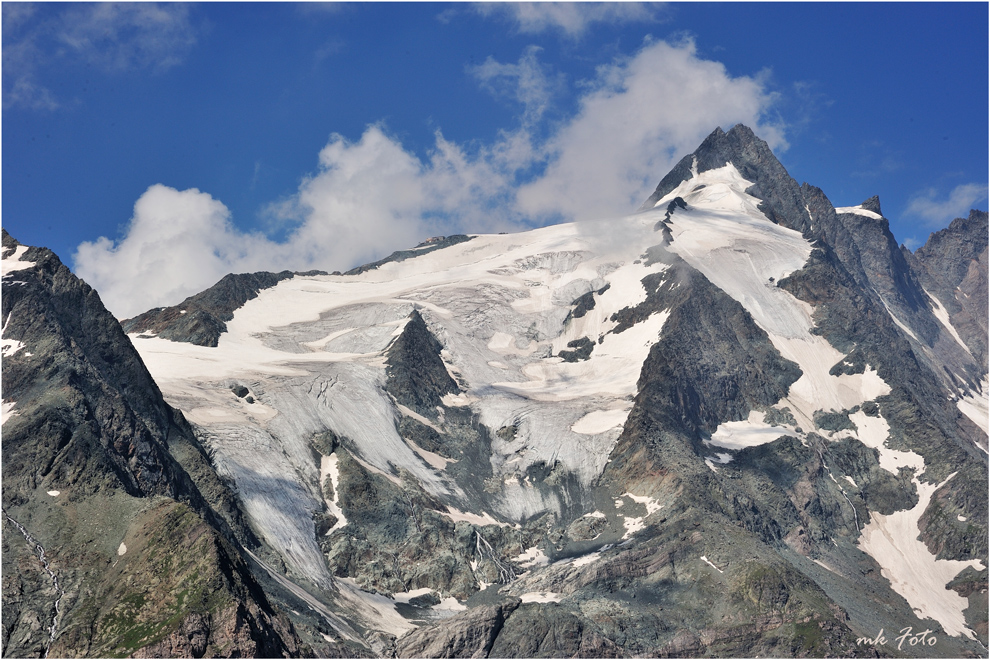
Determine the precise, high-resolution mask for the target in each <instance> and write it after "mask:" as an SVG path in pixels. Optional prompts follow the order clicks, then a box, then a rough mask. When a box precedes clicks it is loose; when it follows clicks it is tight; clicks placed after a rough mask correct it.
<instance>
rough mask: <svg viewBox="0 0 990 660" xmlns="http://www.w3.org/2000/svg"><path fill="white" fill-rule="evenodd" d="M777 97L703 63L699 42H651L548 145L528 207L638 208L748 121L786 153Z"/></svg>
mask: <svg viewBox="0 0 990 660" xmlns="http://www.w3.org/2000/svg"><path fill="white" fill-rule="evenodd" d="M773 100H774V97H773V95H772V94H770V93H769V92H767V91H766V89H765V85H764V83H763V82H762V81H761V80H760V79H759V78H751V77H746V76H741V77H732V76H730V75H729V74H728V72H727V71H726V70H725V67H724V66H723V65H722V64H721V63H719V62H713V61H708V60H703V59H701V58H699V57H698V56H697V53H696V50H695V45H694V43H693V42H692V41H684V42H682V43H679V44H669V43H667V42H665V41H658V42H655V43H652V44H649V45H647V46H646V47H645V48H643V49H642V50H641V51H640V52H639V53H637V54H636V55H635V56H634V57H631V58H627V59H623V60H619V61H617V62H614V63H612V64H611V65H609V66H606V67H602V68H600V69H599V76H598V79H597V80H596V81H595V84H594V85H593V86H592V87H591V89H590V90H589V91H588V92H587V93H586V95H585V96H584V97H583V98H582V100H581V104H580V109H579V111H578V113H577V115H576V116H575V117H574V119H573V120H572V121H571V122H570V123H569V124H567V125H566V126H564V127H563V128H562V129H561V130H560V131H559V132H558V133H557V134H556V135H555V136H554V137H553V138H552V139H551V140H550V141H549V143H548V144H547V145H546V149H547V150H548V152H549V154H550V157H549V163H550V164H549V166H548V167H547V170H546V173H545V174H544V176H542V177H540V178H539V179H538V180H536V181H533V182H531V183H529V184H527V185H525V186H523V187H522V189H521V190H520V192H519V204H520V209H521V210H522V211H523V212H525V213H528V214H532V215H539V216H546V217H553V216H555V215H562V216H563V217H565V218H571V219H587V218H594V217H601V216H606V215H609V214H614V213H616V212H617V210H619V209H634V208H636V207H638V206H639V204H640V203H642V201H643V199H645V198H646V196H648V195H649V193H650V192H652V189H653V187H655V186H656V183H657V182H658V181H659V180H660V178H662V177H663V175H664V174H666V173H667V171H669V170H670V168H671V167H672V166H673V165H674V164H675V163H676V162H677V160H679V159H680V158H681V157H682V156H683V155H684V154H686V153H690V152H691V151H694V149H695V148H697V146H698V144H699V143H700V142H701V140H702V139H703V138H704V137H705V136H706V135H707V134H708V133H710V132H711V131H712V130H713V129H714V128H715V127H716V126H722V127H723V128H725V129H726V130H728V129H729V128H730V127H731V126H733V125H735V124H736V123H745V124H747V125H748V126H750V127H751V128H753V130H755V131H756V132H757V134H758V135H760V136H761V137H762V138H763V139H765V140H766V141H767V142H768V143H769V144H770V146H771V147H773V148H778V149H780V148H786V146H787V144H786V141H785V140H784V137H783V129H782V127H781V126H779V125H777V124H774V123H771V122H768V121H766V120H765V119H764V115H765V113H766V111H767V110H768V109H769V108H770V106H771V104H772V103H773Z"/></svg>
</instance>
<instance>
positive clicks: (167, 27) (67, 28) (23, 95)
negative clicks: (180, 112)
mask: <svg viewBox="0 0 990 660" xmlns="http://www.w3.org/2000/svg"><path fill="white" fill-rule="evenodd" d="M197 33H198V29H197V28H196V27H195V26H194V25H193V23H192V21H191V20H190V17H189V6H188V5H184V4H178V3H175V4H173V3H167V4H155V3H145V2H138V3H117V2H106V3H104V2H97V3H64V4H60V3H50V4H47V3H46V5H43V6H42V7H41V8H38V7H35V6H33V5H30V4H28V3H11V2H6V3H3V68H4V76H3V79H4V82H3V103H4V106H5V107H11V106H21V107H28V108H33V109H48V110H54V109H55V108H57V107H59V103H58V100H57V99H55V97H54V96H53V95H52V93H51V91H49V90H48V89H47V88H46V87H45V86H44V82H43V80H44V73H45V70H46V69H47V68H49V67H52V66H61V65H64V63H65V62H74V61H79V62H84V63H86V64H90V65H95V66H97V67H99V68H101V69H103V70H105V71H110V72H120V71H127V70H133V69H151V70H153V71H164V70H166V69H168V68H171V67H173V66H175V65H177V64H179V63H180V62H181V61H182V60H183V59H184V58H185V56H186V55H187V54H188V52H189V50H190V49H191V48H192V47H193V46H194V45H195V44H196V39H197Z"/></svg>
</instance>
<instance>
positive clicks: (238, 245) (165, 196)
mask: <svg viewBox="0 0 990 660" xmlns="http://www.w3.org/2000/svg"><path fill="white" fill-rule="evenodd" d="M267 246H268V241H267V239H265V238H263V237H260V236H255V235H247V234H244V233H242V232H240V231H238V230H237V229H236V228H235V227H234V226H233V224H232V223H231V222H230V212H229V211H228V210H227V207H226V206H224V205H223V204H222V203H220V202H219V201H217V200H215V199H213V198H212V197H211V196H210V195H208V194H207V193H204V192H200V191H199V190H196V189H195V188H193V189H190V190H185V191H181V192H180V191H178V190H175V189H174V188H169V187H167V186H163V185H154V186H151V187H150V188H148V190H147V191H146V192H145V193H144V194H143V195H141V197H140V198H139V199H138V200H137V202H136V203H135V204H134V215H133V217H132V218H131V222H130V225H129V226H128V229H127V237H126V238H125V239H124V240H122V241H121V242H120V243H119V244H117V245H115V244H114V243H113V242H112V241H110V240H109V239H107V238H105V237H101V238H99V239H97V240H96V241H93V242H86V243H82V244H80V245H79V247H78V249H77V251H76V254H75V271H76V274H77V275H79V276H80V277H82V278H83V279H84V280H86V282H88V283H89V284H90V285H91V286H93V287H94V288H95V289H96V290H97V291H99V292H100V297H101V298H102V299H103V302H104V304H105V305H107V308H108V309H110V310H111V311H112V312H114V313H115V314H117V315H118V316H121V317H125V316H132V315H134V314H136V313H139V312H142V311H145V310H146V309H149V308H151V307H155V306H157V305H159V304H162V303H163V302H165V301H169V302H170V303H175V302H178V301H181V300H182V299H183V298H185V297H186V296H189V295H191V294H193V293H196V292H198V291H201V290H203V289H205V288H206V287H208V286H210V285H212V284H213V283H215V282H216V281H217V280H219V279H220V278H221V277H223V276H224V275H226V274H227V273H229V272H231V270H232V269H233V270H236V271H238V272H245V271H255V270H262V269H263V268H262V267H265V268H271V265H272V263H271V261H270V260H269V259H267V258H266V257H267V255H266V253H265V252H266V251H265V248H266V247H267Z"/></svg>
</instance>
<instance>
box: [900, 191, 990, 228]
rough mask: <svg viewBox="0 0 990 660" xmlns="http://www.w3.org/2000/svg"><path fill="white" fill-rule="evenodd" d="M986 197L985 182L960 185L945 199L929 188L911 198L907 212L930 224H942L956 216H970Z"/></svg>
mask: <svg viewBox="0 0 990 660" xmlns="http://www.w3.org/2000/svg"><path fill="white" fill-rule="evenodd" d="M986 198H987V185H986V184H984V183H964V184H961V185H958V186H956V187H955V188H953V189H952V192H950V193H949V196H948V197H947V198H943V199H939V198H938V191H936V190H935V189H934V188H929V189H928V190H926V191H924V192H922V193H919V194H918V195H915V196H914V197H913V198H912V199H911V201H910V202H909V203H908V207H907V210H906V211H905V214H906V215H913V216H915V217H918V218H921V219H922V220H925V221H926V222H927V223H928V224H929V225H930V226H942V225H944V224H947V223H948V222H949V221H950V220H953V219H954V218H959V217H965V216H968V215H969V211H970V209H972V208H974V206H975V205H976V203H977V202H981V201H983V200H985V199H986Z"/></svg>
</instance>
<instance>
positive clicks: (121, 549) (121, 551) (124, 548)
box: [117, 541, 127, 557]
mask: <svg viewBox="0 0 990 660" xmlns="http://www.w3.org/2000/svg"><path fill="white" fill-rule="evenodd" d="M126 552H127V546H126V545H124V542H123V541H121V542H120V546H118V547H117V556H118V557H122V556H123V555H124V553H126Z"/></svg>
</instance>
